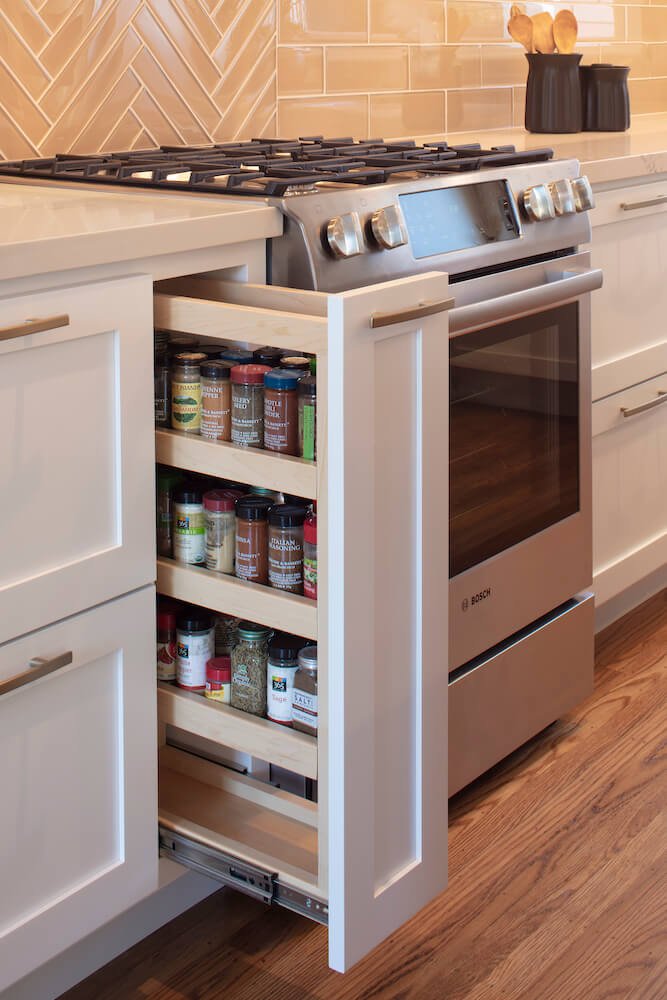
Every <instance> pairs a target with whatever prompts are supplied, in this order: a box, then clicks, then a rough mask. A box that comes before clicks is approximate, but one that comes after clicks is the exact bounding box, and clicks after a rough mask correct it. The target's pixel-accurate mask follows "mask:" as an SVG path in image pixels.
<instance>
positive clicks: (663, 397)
mask: <svg viewBox="0 0 667 1000" xmlns="http://www.w3.org/2000/svg"><path fill="white" fill-rule="evenodd" d="M662 403H667V392H663V391H662V390H661V389H658V395H657V396H656V397H655V399H647V400H646V402H645V403H640V404H639V406H622V407H621V413H622V414H623V416H624V417H634V416H635V415H636V414H637V413H646V411H647V410H652V409H653V408H654V407H655V406H660V405H661V404H662Z"/></svg>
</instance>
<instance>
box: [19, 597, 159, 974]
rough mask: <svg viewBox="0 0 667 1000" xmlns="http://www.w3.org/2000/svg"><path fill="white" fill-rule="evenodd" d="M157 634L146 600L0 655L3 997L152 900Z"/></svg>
mask: <svg viewBox="0 0 667 1000" xmlns="http://www.w3.org/2000/svg"><path fill="white" fill-rule="evenodd" d="M154 621H155V590H154V588H153V587H145V588H144V589H142V590H139V591H136V592H135V593H133V594H130V595H129V596H127V597H123V598H119V599H118V600H115V601H109V602H108V603H106V604H104V605H102V606H101V607H99V608H95V609H93V610H92V611H86V612H84V613H83V614H80V615H76V616H74V617H72V618H69V619H67V620H66V621H64V622H59V623H58V624H57V625H51V626H49V627H48V628H45V629H41V630H40V631H38V632H34V633H32V634H30V635H28V636H24V637H23V638H21V639H17V640H15V641H13V642H9V643H5V644H4V645H2V646H0V760H1V761H2V765H1V766H0V802H1V803H2V807H1V811H0V814H1V815H2V826H1V829H0V886H1V887H2V888H1V891H0V993H1V992H2V990H3V989H4V988H6V987H8V986H10V984H12V983H14V982H15V981H16V980H17V979H19V978H21V977H22V976H24V975H26V974H27V973H28V972H30V971H31V970H33V969H35V968H36V967H37V966H39V965H41V964H42V963H43V962H46V961H48V960H49V959H50V958H52V957H53V956H54V955H56V954H58V953H59V952H61V951H63V949H65V948H68V947H69V946H70V945H72V944H74V943H75V942H76V941H79V940H81V939H82V938H84V937H85V936H86V935H87V934H89V933H91V931H93V930H95V929H96V928H98V927H100V926H101V925H102V924H104V923H106V922H107V921H108V920H110V919H111V918H113V917H115V916H117V915H118V914H120V913H122V912H124V911H125V910H126V909H127V908H128V907H129V906H131V905H133V904H134V903H136V902H138V901H139V900H140V899H141V898H142V897H144V896H146V895H148V894H149V893H150V892H152V891H154V890H155V889H156V882H157V833H156V829H157V801H156V799H157V774H156V770H157V768H156V759H155V757H156V752H155V746H156V739H157V735H156V710H155V630H154ZM10 993H11V991H10Z"/></svg>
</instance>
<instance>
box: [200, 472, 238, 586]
mask: <svg viewBox="0 0 667 1000" xmlns="http://www.w3.org/2000/svg"><path fill="white" fill-rule="evenodd" d="M236 499H237V498H236V496H235V495H234V493H233V492H232V491H229V492H228V491H227V490H209V491H208V493H204V497H203V506H204V525H205V529H206V569H210V570H213V572H214V573H233V572H234V556H235V554H236Z"/></svg>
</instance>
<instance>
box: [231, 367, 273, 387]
mask: <svg viewBox="0 0 667 1000" xmlns="http://www.w3.org/2000/svg"><path fill="white" fill-rule="evenodd" d="M270 371H271V369H270V368H269V366H268V365H236V366H235V367H234V368H232V382H236V383H237V384H238V383H240V384H241V385H263V384H264V376H265V375H266V373H267V372H270Z"/></svg>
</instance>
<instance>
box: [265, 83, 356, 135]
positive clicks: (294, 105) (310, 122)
mask: <svg viewBox="0 0 667 1000" xmlns="http://www.w3.org/2000/svg"><path fill="white" fill-rule="evenodd" d="M278 132H279V134H280V135H285V136H289V137H291V136H299V135H322V134H324V135H330V136H348V135H352V136H354V137H355V138H358V139H359V138H364V137H365V136H367V135H368V97H367V96H366V94H356V95H354V96H349V97H299V98H284V99H283V100H279V101H278Z"/></svg>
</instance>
